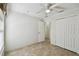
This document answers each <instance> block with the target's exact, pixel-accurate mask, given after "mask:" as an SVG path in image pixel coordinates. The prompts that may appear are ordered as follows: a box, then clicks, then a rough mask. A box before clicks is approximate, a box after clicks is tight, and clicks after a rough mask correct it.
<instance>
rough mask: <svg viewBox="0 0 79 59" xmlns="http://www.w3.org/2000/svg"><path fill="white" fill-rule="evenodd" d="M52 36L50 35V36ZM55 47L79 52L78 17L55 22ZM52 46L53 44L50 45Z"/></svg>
mask: <svg viewBox="0 0 79 59" xmlns="http://www.w3.org/2000/svg"><path fill="white" fill-rule="evenodd" d="M51 36H52V35H51ZM53 40H54V41H55V43H54V44H55V45H57V46H60V47H63V48H66V49H69V50H71V51H74V52H77V53H78V52H79V17H78V16H74V17H70V18H66V19H61V20H57V21H56V24H55V39H53V38H51V41H53ZM52 44H53V43H52Z"/></svg>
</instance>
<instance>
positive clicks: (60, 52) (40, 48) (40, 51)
mask: <svg viewBox="0 0 79 59" xmlns="http://www.w3.org/2000/svg"><path fill="white" fill-rule="evenodd" d="M5 55H6V56H78V54H76V53H74V52H71V51H69V50H66V49H63V48H60V47H58V46H54V45H51V44H50V43H49V41H48V40H46V41H44V42H40V43H36V44H32V45H29V46H26V47H24V48H21V49H18V50H16V51H11V52H6V54H5Z"/></svg>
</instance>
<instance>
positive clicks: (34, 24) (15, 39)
mask: <svg viewBox="0 0 79 59" xmlns="http://www.w3.org/2000/svg"><path fill="white" fill-rule="evenodd" d="M38 24H39V19H37V18H34V17H30V16H28V15H26V14H21V13H17V12H10V14H9V15H8V16H7V19H6V33H5V34H6V50H14V49H17V48H22V47H24V46H26V45H29V44H32V43H35V42H38V41H39V40H38V30H39V29H38ZM41 41H42V40H41Z"/></svg>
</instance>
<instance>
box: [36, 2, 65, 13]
mask: <svg viewBox="0 0 79 59" xmlns="http://www.w3.org/2000/svg"><path fill="white" fill-rule="evenodd" d="M59 5H60V4H58V3H46V4H44V8H41V10H40V11H38V12H37V13H40V12H42V11H43V12H45V13H50V12H52V11H54V10H56V11H57V12H63V11H64V8H63V7H61V6H59Z"/></svg>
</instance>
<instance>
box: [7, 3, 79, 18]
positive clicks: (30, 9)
mask: <svg viewBox="0 0 79 59" xmlns="http://www.w3.org/2000/svg"><path fill="white" fill-rule="evenodd" d="M57 4H58V3H57ZM46 5H47V4H46V3H11V4H8V11H11V10H12V11H17V12H21V13H25V14H28V15H31V16H34V17H38V18H45V16H46V12H45V10H46ZM57 6H59V7H62V8H64V12H65V11H66V10H73V9H79V4H77V3H59V4H58V5H57ZM58 10H59V9H57V10H56V9H54V8H53V11H52V12H50V13H49V14H48V15H49V16H50V15H54V14H56V13H58V12H57V11H58Z"/></svg>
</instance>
